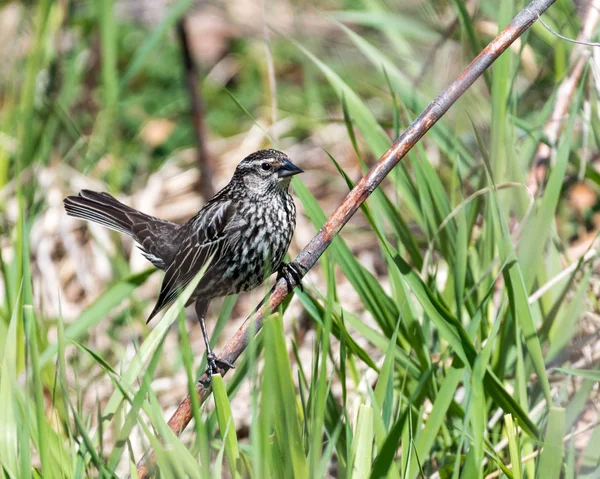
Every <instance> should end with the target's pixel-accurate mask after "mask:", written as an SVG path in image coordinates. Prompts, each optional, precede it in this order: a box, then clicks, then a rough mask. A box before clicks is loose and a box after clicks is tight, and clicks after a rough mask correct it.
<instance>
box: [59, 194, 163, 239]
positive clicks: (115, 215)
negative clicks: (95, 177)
mask: <svg viewBox="0 0 600 479" xmlns="http://www.w3.org/2000/svg"><path fill="white" fill-rule="evenodd" d="M64 204H65V210H66V212H67V214H68V215H69V216H74V217H75V218H81V219H83V220H88V221H93V222H94V223H98V224H101V225H102V226H106V227H107V228H111V229H113V230H116V231H119V232H121V233H125V234H127V235H129V236H134V232H133V230H132V227H133V224H134V222H137V221H139V219H140V216H146V215H144V213H141V212H139V211H137V210H135V209H133V208H131V207H129V206H127V205H124V204H123V203H121V202H120V201H118V200H117V199H115V198H114V197H112V196H111V195H109V194H108V193H98V192H96V191H91V190H81V192H80V193H79V194H78V195H77V196H67V197H66V198H65V199H64ZM148 218H151V217H150V216H148Z"/></svg>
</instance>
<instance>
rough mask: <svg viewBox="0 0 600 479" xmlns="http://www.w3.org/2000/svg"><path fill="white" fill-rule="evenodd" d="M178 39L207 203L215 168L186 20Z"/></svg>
mask: <svg viewBox="0 0 600 479" xmlns="http://www.w3.org/2000/svg"><path fill="white" fill-rule="evenodd" d="M177 38H178V39H179V45H180V47H181V56H182V58H183V66H184V69H185V72H184V75H185V84H186V87H187V90H188V95H189V97H190V107H191V112H190V113H191V117H192V122H193V124H194V135H195V137H196V161H197V163H198V169H199V170H200V185H199V186H200V192H201V193H202V197H203V198H204V200H205V201H208V200H209V199H210V198H212V197H213V196H214V195H215V193H216V192H215V187H214V185H213V177H214V168H213V165H212V163H211V160H210V156H209V154H208V147H207V146H206V128H205V125H204V103H203V102H202V95H201V94H200V89H199V87H198V84H199V82H200V78H199V75H198V68H197V67H196V62H195V61H194V57H193V55H192V50H191V48H190V38H189V36H188V34H187V30H186V26H185V18H182V19H181V20H179V22H177Z"/></svg>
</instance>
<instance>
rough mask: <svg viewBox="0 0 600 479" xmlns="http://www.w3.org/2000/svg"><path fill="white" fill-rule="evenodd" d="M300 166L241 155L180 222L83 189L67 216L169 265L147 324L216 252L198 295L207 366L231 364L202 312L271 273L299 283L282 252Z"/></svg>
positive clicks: (270, 156) (268, 153)
mask: <svg viewBox="0 0 600 479" xmlns="http://www.w3.org/2000/svg"><path fill="white" fill-rule="evenodd" d="M298 173H302V170H301V169H300V168H298V167H297V166H296V165H294V164H293V163H292V162H291V161H290V159H289V158H288V157H287V156H286V155H285V154H284V153H282V152H280V151H277V150H261V151H257V152H256V153H253V154H251V155H250V156H248V157H246V158H244V159H243V160H242V161H241V162H240V164H239V165H238V166H237V168H236V170H235V173H234V174H233V177H232V179H231V181H230V182H229V184H228V185H227V186H225V188H223V189H222V190H221V191H220V192H218V193H217V194H216V195H215V196H214V197H213V198H212V199H211V200H210V201H208V202H207V203H206V204H205V205H204V207H203V208H202V209H201V210H200V211H199V212H198V213H197V214H196V216H194V217H193V218H192V219H190V220H189V221H188V222H187V223H185V224H182V225H179V224H176V223H171V222H169V221H164V220H161V219H158V218H154V217H152V216H149V215H146V214H144V213H142V212H140V211H137V210H135V209H133V208H130V207H129V206H126V205H124V204H123V203H121V202H119V201H117V200H116V199H115V198H113V197H112V196H111V195H109V194H108V193H97V192H95V191H90V190H82V191H81V192H80V193H79V195H78V196H69V197H67V198H65V200H64V203H65V210H66V211H67V214H69V215H71V216H75V217H77V218H82V219H85V220H89V221H94V222H96V223H99V224H101V225H104V226H106V227H108V228H111V229H114V230H116V231H119V232H121V233H125V234H127V235H129V236H131V237H132V238H133V239H134V240H135V241H136V242H137V243H138V247H139V248H140V250H141V251H142V254H143V255H144V256H145V257H146V258H147V259H148V260H150V262H152V264H153V265H154V266H156V267H157V268H160V269H162V270H165V272H166V274H165V277H164V280H163V283H162V287H161V289H160V294H159V296H158V301H157V303H156V306H155V307H154V310H153V311H152V313H151V314H150V318H149V319H148V321H150V320H151V319H152V318H153V317H154V316H155V315H156V314H157V313H158V312H159V311H160V310H161V309H162V308H164V307H165V306H166V305H167V304H169V303H170V302H172V301H174V300H175V298H176V297H177V296H178V295H179V294H180V293H181V292H182V291H183V289H184V288H185V286H186V285H187V284H188V283H189V282H190V281H191V280H192V279H193V278H194V277H195V276H196V274H197V273H198V272H199V271H200V270H201V269H202V267H203V266H204V264H205V262H206V261H208V260H209V259H210V258H211V256H213V255H214V257H213V259H212V262H211V263H210V265H209V266H208V269H207V271H206V272H205V274H204V276H203V277H202V279H201V280H200V283H199V284H198V287H197V288H196V290H195V291H194V293H193V296H192V299H190V302H189V303H188V304H190V303H191V302H192V301H194V300H195V301H196V313H197V315H198V319H199V321H200V326H201V327H202V334H203V335H204V342H205V344H206V353H207V359H208V369H209V373H210V374H214V373H216V372H217V371H218V367H217V366H219V365H220V366H221V367H225V366H227V367H232V365H231V364H228V363H226V362H225V361H221V360H219V359H218V358H216V357H215V355H214V353H213V352H212V350H211V348H210V345H209V341H208V334H207V333H206V326H205V324H204V316H205V315H206V311H207V309H208V304H209V302H210V300H211V299H213V298H216V297H220V296H227V295H230V294H235V293H239V292H240V291H249V290H251V289H254V288H256V287H257V286H259V285H260V284H261V283H262V282H263V281H264V280H265V279H266V278H267V277H268V276H270V275H271V274H272V273H273V272H274V271H278V272H279V275H280V276H283V277H284V278H286V281H287V282H288V284H289V283H290V279H291V278H293V279H294V280H296V283H297V284H299V283H300V271H299V270H298V268H299V266H298V265H297V264H295V263H284V262H283V257H284V256H285V253H286V252H287V249H288V246H289V245H290V241H291V239H292V234H293V233H294V227H295V226H296V207H295V205H294V202H293V200H292V197H291V195H290V194H289V191H288V189H289V184H290V180H291V177H292V176H293V175H296V174H298Z"/></svg>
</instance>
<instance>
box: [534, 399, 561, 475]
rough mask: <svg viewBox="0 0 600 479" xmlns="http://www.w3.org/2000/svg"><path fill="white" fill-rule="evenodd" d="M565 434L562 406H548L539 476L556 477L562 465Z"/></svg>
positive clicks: (559, 473)
mask: <svg viewBox="0 0 600 479" xmlns="http://www.w3.org/2000/svg"><path fill="white" fill-rule="evenodd" d="M564 435H565V410H564V408H558V407H553V408H550V415H549V416H548V427H547V429H546V435H545V436H544V446H543V447H544V450H543V451H542V453H541V454H540V466H539V477H543V478H544V479H546V478H547V479H555V478H556V479H558V478H559V477H560V475H561V471H562V466H563V454H564V450H565V447H564V441H563V437H564Z"/></svg>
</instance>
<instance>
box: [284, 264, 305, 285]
mask: <svg viewBox="0 0 600 479" xmlns="http://www.w3.org/2000/svg"><path fill="white" fill-rule="evenodd" d="M304 273H305V271H304V268H303V267H302V265H301V264H300V263H297V262H296V261H290V262H289V263H281V266H280V267H279V270H278V271H277V281H279V280H280V279H281V278H283V279H284V280H285V282H286V284H287V287H288V291H291V290H292V289H293V288H292V281H294V283H296V286H299V287H300V291H302V292H304V286H303V285H302V276H304Z"/></svg>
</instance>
